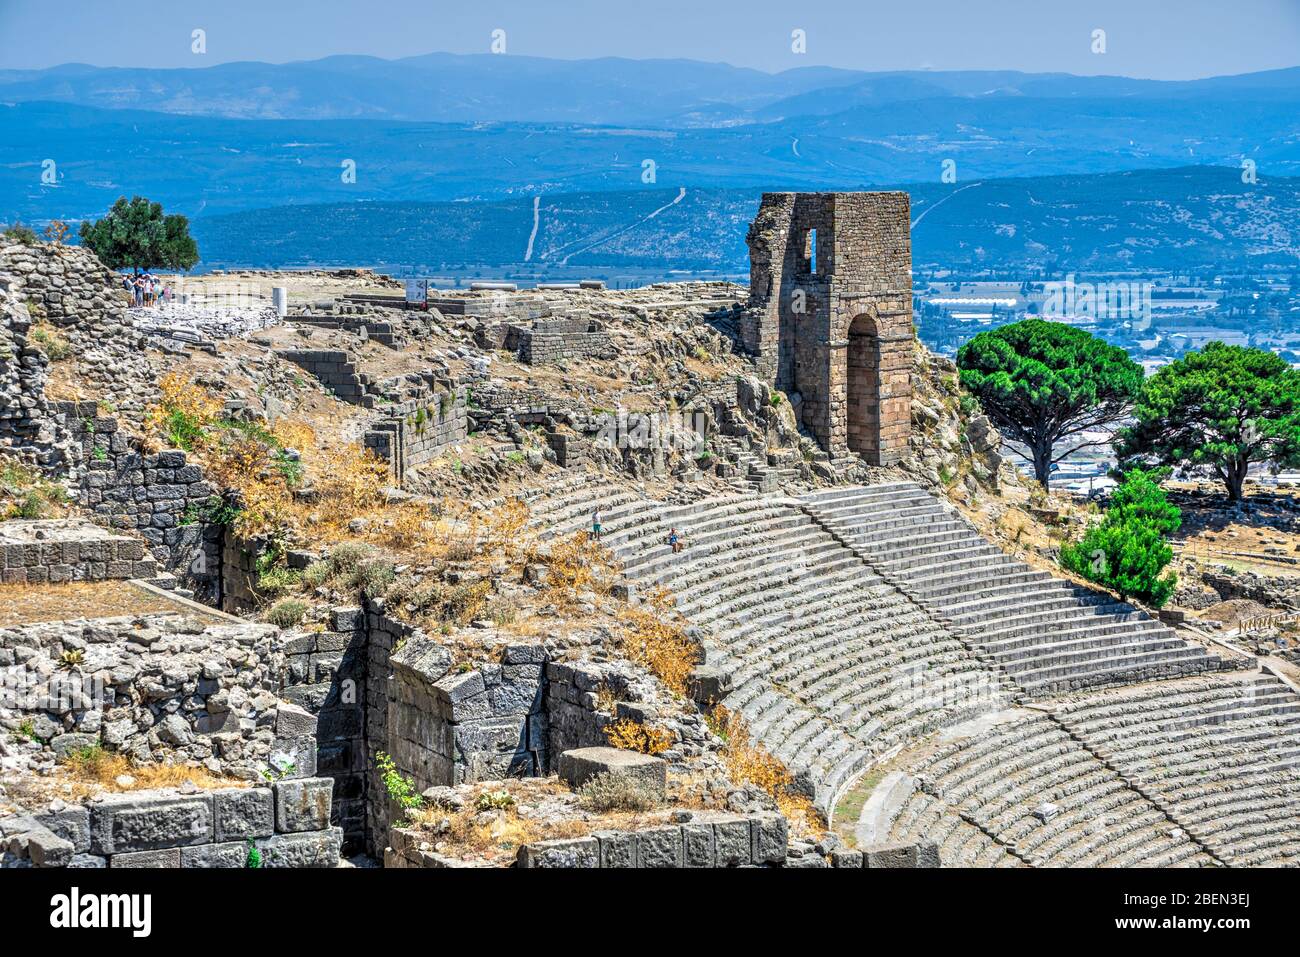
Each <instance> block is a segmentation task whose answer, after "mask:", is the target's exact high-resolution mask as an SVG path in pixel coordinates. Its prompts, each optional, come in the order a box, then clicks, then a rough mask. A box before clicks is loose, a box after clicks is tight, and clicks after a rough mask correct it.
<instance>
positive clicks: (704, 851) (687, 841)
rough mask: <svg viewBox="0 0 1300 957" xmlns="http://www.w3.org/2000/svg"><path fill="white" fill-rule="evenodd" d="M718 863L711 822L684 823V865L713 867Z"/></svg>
mask: <svg viewBox="0 0 1300 957" xmlns="http://www.w3.org/2000/svg"><path fill="white" fill-rule="evenodd" d="M715 863H716V857H715V853H714V836H713V827H712V825H709V824H683V825H682V866H683V867H713V866H714V865H715Z"/></svg>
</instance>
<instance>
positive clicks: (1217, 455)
mask: <svg viewBox="0 0 1300 957" xmlns="http://www.w3.org/2000/svg"><path fill="white" fill-rule="evenodd" d="M1134 417H1135V419H1136V422H1135V424H1134V425H1133V426H1131V427H1129V428H1127V429H1124V430H1122V431H1121V433H1120V435H1119V437H1118V439H1117V441H1116V443H1115V449H1116V451H1117V452H1118V453H1119V456H1120V461H1121V464H1122V465H1123V466H1124V467H1129V466H1132V465H1134V464H1154V465H1160V466H1173V467H1175V468H1177V469H1179V470H1181V471H1183V472H1185V473H1187V472H1196V471H1200V470H1202V469H1209V470H1210V471H1212V472H1213V473H1214V474H1215V475H1217V476H1218V477H1219V479H1220V480H1221V481H1222V482H1223V484H1224V487H1225V488H1226V489H1227V490H1228V498H1229V499H1230V500H1232V501H1234V502H1235V501H1238V500H1240V498H1241V489H1242V485H1243V484H1244V483H1245V481H1246V470H1247V469H1248V468H1249V467H1250V464H1251V463H1252V462H1273V463H1275V464H1276V465H1279V466H1283V465H1288V466H1289V465H1293V464H1295V463H1296V462H1297V461H1300V373H1297V372H1296V371H1294V370H1293V369H1291V367H1290V366H1289V365H1288V364H1287V362H1286V360H1284V359H1283V358H1282V357H1281V356H1278V355H1275V354H1273V353H1272V352H1265V351H1263V350H1261V349H1248V348H1245V347H1243V346H1229V345H1224V344H1223V343H1222V342H1211V343H1209V344H1208V345H1207V346H1206V347H1205V348H1204V349H1203V350H1201V351H1200V352H1189V353H1187V354H1186V355H1185V356H1183V358H1181V359H1179V360H1178V361H1177V362H1171V363H1170V364H1169V365H1167V366H1165V367H1164V368H1162V369H1160V370H1159V371H1158V372H1156V373H1155V375H1153V376H1151V378H1150V379H1148V380H1147V382H1146V383H1145V385H1144V387H1143V389H1142V396H1141V398H1140V400H1139V401H1138V403H1137V405H1136V406H1135V407H1134Z"/></svg>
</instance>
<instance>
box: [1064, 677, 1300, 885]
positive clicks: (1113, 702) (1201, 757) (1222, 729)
mask: <svg viewBox="0 0 1300 957" xmlns="http://www.w3.org/2000/svg"><path fill="white" fill-rule="evenodd" d="M1057 716H1058V720H1060V721H1061V722H1062V723H1063V724H1065V725H1066V726H1067V727H1069V728H1070V729H1071V731H1072V732H1073V733H1074V734H1075V735H1077V736H1078V737H1079V738H1080V739H1081V740H1083V741H1086V742H1087V743H1088V745H1089V747H1090V748H1092V749H1093V750H1095V751H1096V752H1097V753H1098V754H1101V755H1103V756H1104V757H1105V758H1106V760H1107V761H1108V762H1109V763H1111V764H1112V765H1113V766H1114V767H1116V768H1119V769H1120V770H1121V771H1122V772H1123V773H1124V774H1125V775H1127V776H1128V777H1130V778H1131V779H1132V780H1134V781H1137V782H1139V783H1140V784H1141V786H1142V787H1144V788H1147V789H1148V790H1149V792H1150V793H1152V794H1153V795H1156V796H1157V800H1159V801H1161V803H1162V804H1163V805H1164V806H1165V807H1166V808H1167V809H1168V810H1169V812H1170V814H1171V815H1172V816H1173V817H1174V819H1175V820H1177V821H1178V822H1179V823H1180V824H1181V825H1182V826H1184V827H1186V828H1187V829H1188V830H1189V831H1191V832H1192V833H1194V834H1196V835H1197V836H1198V837H1200V838H1201V839H1202V840H1203V841H1204V842H1205V843H1206V845H1207V846H1209V847H1211V848H1212V849H1213V850H1214V851H1215V853H1216V854H1217V855H1218V856H1219V858H1220V859H1221V860H1223V861H1224V862H1225V863H1228V864H1242V865H1254V864H1268V865H1280V864H1295V863H1300V696H1298V695H1296V694H1295V693H1294V692H1293V691H1292V690H1291V689H1290V688H1289V687H1288V686H1287V685H1285V684H1284V683H1283V682H1281V681H1279V680H1278V679H1277V678H1275V677H1273V676H1271V675H1251V676H1236V675H1231V676H1229V675H1224V676H1220V677H1217V678H1201V679H1189V680H1185V681H1178V682H1170V683H1161V684H1159V685H1155V686H1148V687H1143V688H1131V689H1125V690H1124V691H1123V692H1121V693H1118V694H1114V695H1105V696H1100V697H1089V698H1084V699H1081V700H1078V701H1071V702H1069V703H1067V704H1066V705H1065V706H1064V707H1062V708H1061V709H1060V710H1059V711H1058V712H1057Z"/></svg>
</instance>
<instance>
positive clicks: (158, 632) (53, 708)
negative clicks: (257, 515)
mask: <svg viewBox="0 0 1300 957" xmlns="http://www.w3.org/2000/svg"><path fill="white" fill-rule="evenodd" d="M282 644H283V636H282V634H281V633H280V631H279V630H278V629H277V628H275V627H274V626H271V625H263V624H254V623H251V622H237V621H231V622H228V623H222V624H208V623H205V622H201V621H197V620H195V619H193V618H188V617H184V616H176V615H154V616H147V617H137V616H129V617H118V618H100V619H96V620H94V621H90V622H87V621H75V620H74V621H53V622H39V623H35V624H28V625H23V626H19V627H14V628H7V629H0V682H3V685H4V691H5V694H4V695H3V696H0V719H4V720H6V721H12V722H13V724H11V725H10V726H17V724H19V723H23V724H26V725H27V727H28V728H29V730H30V734H29V735H28V736H29V737H30V738H31V739H32V741H33V742H35V743H38V744H39V745H40V753H39V755H37V757H38V759H39V762H38V763H41V762H46V761H48V763H50V764H53V763H54V762H55V761H56V760H58V759H60V758H62V757H65V756H67V755H68V754H70V753H73V752H75V751H77V750H79V749H83V748H93V747H103V748H104V749H106V750H108V751H114V752H118V753H121V754H124V755H126V756H127V757H129V758H130V759H131V760H133V761H136V762H138V763H142V764H150V763H156V762H160V761H179V762H195V763H200V764H203V765H204V766H205V767H207V768H208V769H209V770H211V771H212V772H214V773H218V774H224V775H227V776H231V777H236V778H239V779H241V780H250V781H251V780H260V779H261V778H262V777H263V775H264V773H265V772H267V771H268V770H269V769H272V768H274V769H275V773H276V774H277V775H278V776H282V777H284V776H289V777H304V776H307V777H310V776H314V775H315V773H316V732H317V722H316V719H315V718H314V717H313V716H312V715H311V714H309V713H307V712H306V711H304V710H303V709H301V708H298V707H296V706H295V705H294V704H292V703H291V702H289V701H288V700H285V699H284V698H283V697H281V695H280V693H279V685H280V675H281V673H282V671H283V669H284V654H283V648H282Z"/></svg>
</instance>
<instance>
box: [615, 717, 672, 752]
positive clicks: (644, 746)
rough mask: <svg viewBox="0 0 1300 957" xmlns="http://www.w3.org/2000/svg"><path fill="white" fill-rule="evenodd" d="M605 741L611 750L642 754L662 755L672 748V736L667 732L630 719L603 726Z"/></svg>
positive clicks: (621, 719) (622, 719)
mask: <svg viewBox="0 0 1300 957" xmlns="http://www.w3.org/2000/svg"><path fill="white" fill-rule="evenodd" d="M605 739H606V740H607V741H609V746H610V747H611V748H620V749H622V750H624V751H639V752H641V753H642V754H662V753H663V752H664V751H667V750H668V749H669V748H671V747H672V746H673V736H672V735H671V734H669V733H668V732H667V731H665V730H663V729H662V728H655V727H652V726H651V725H648V724H642V723H641V722H639V721H633V720H631V719H630V718H620V719H619V720H617V721H614V722H611V723H610V724H607V725H605Z"/></svg>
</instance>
